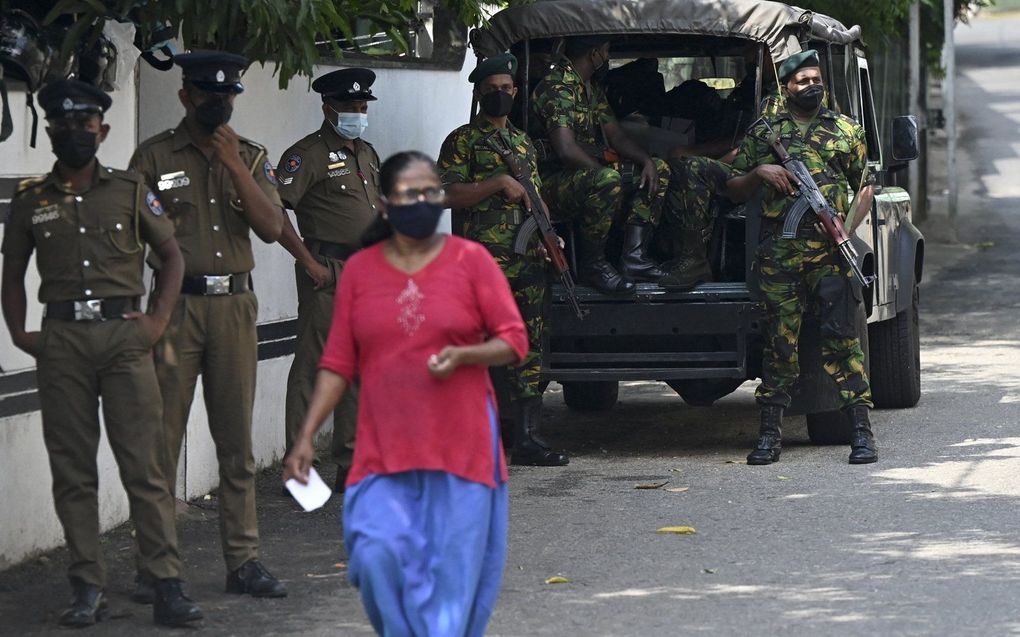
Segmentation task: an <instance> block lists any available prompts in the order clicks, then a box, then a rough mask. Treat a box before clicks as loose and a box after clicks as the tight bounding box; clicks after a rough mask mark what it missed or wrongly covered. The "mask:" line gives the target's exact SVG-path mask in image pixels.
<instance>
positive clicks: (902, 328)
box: [868, 286, 921, 408]
mask: <svg viewBox="0 0 1020 637" xmlns="http://www.w3.org/2000/svg"><path fill="white" fill-rule="evenodd" d="M868 340H869V353H870V358H871V361H870V362H871V397H872V399H873V400H874V401H875V406H876V407H888V408H905V407H913V406H914V405H916V404H917V402H918V401H919V400H920V399H921V336H920V331H919V329H918V292H917V286H914V291H913V298H912V299H911V302H910V306H909V307H908V308H906V309H905V310H903V311H902V312H900V313H899V314H897V315H896V316H895V317H894V318H891V319H889V320H886V321H882V322H881V323H875V324H873V325H870V326H868Z"/></svg>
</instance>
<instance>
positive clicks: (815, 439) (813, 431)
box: [807, 411, 853, 445]
mask: <svg viewBox="0 0 1020 637" xmlns="http://www.w3.org/2000/svg"><path fill="white" fill-rule="evenodd" d="M852 431H853V429H852V428H851V427H850V420H849V419H848V418H847V417H846V416H845V415H844V414H843V412H841V411H820V412H817V413H814V414H808V415H807V433H808V438H810V439H811V444H814V445H848V444H850V434H851V432H852Z"/></svg>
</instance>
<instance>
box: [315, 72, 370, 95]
mask: <svg viewBox="0 0 1020 637" xmlns="http://www.w3.org/2000/svg"><path fill="white" fill-rule="evenodd" d="M374 81H375V72H373V71H372V70H371V69H363V68H351V69H338V70H336V71H330V72H329V73H326V74H325V75H322V76H320V77H317V78H315V81H314V82H312V90H313V91H315V92H316V93H319V94H321V95H322V96H323V97H329V98H332V99H335V100H336V101H338V102H371V101H374V100H376V99H378V98H377V97H374V96H373V95H372V82H374Z"/></svg>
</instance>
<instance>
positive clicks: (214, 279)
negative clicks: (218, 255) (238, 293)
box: [205, 274, 230, 296]
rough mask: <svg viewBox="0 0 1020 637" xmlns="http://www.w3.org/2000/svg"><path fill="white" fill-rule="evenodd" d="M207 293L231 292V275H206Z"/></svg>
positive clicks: (221, 294)
mask: <svg viewBox="0 0 1020 637" xmlns="http://www.w3.org/2000/svg"><path fill="white" fill-rule="evenodd" d="M205 293H206V294H210V295H215V296H223V295H225V294H230V275H229V274H219V275H210V276H206V277H205Z"/></svg>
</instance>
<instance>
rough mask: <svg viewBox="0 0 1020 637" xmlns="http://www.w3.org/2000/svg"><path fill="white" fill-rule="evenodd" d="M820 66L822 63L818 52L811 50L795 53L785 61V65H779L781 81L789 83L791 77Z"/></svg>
mask: <svg viewBox="0 0 1020 637" xmlns="http://www.w3.org/2000/svg"><path fill="white" fill-rule="evenodd" d="M818 66H821V63H820V62H819V61H818V51H815V50H813V49H811V50H808V51H801V52H800V53H794V54H793V55H791V56H790V57H788V58H786V59H785V60H783V63H782V64H780V65H779V81H780V82H785V81H787V80H788V79H790V76H791V75H793V74H794V73H796V72H797V71H799V70H801V69H806V68H811V67H818Z"/></svg>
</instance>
